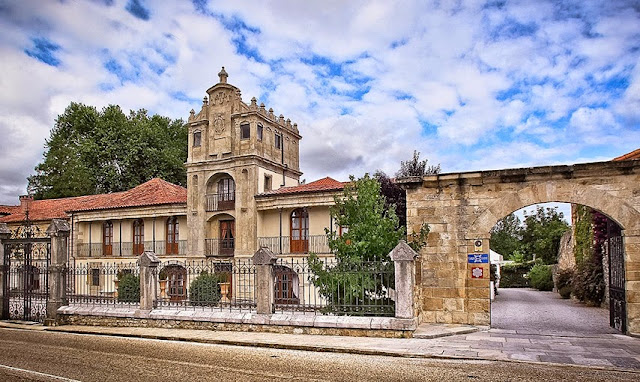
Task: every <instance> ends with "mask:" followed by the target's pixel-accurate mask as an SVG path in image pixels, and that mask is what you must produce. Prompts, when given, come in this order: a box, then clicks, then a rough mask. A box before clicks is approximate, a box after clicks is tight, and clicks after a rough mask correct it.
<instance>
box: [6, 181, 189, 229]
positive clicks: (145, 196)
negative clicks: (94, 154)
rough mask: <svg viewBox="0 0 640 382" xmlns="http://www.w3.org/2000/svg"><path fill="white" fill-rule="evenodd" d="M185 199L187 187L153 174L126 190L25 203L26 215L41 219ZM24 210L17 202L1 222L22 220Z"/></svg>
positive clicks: (33, 218)
mask: <svg viewBox="0 0 640 382" xmlns="http://www.w3.org/2000/svg"><path fill="white" fill-rule="evenodd" d="M186 203H187V189H186V188H184V187H181V186H178V185H175V184H173V183H169V182H167V181H164V180H162V179H159V178H154V179H151V180H150V181H148V182H145V183H143V184H141V185H139V186H137V187H134V188H132V189H130V190H127V191H122V192H114V193H111V194H99V195H86V196H76V197H70V198H62V199H45V200H32V201H30V202H27V203H26V204H27V205H28V209H29V219H30V220H33V221H42V220H51V219H54V218H63V219H64V218H68V217H69V214H68V213H69V212H79V211H93V210H105V209H112V208H124V207H143V206H153V205H162V204H186ZM25 211H26V209H25V207H24V206H17V207H16V210H14V211H13V212H12V214H11V215H8V216H5V217H2V218H0V222H5V223H10V222H20V221H23V220H25Z"/></svg>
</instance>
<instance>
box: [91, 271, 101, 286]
mask: <svg viewBox="0 0 640 382" xmlns="http://www.w3.org/2000/svg"><path fill="white" fill-rule="evenodd" d="M91 286H100V268H91Z"/></svg>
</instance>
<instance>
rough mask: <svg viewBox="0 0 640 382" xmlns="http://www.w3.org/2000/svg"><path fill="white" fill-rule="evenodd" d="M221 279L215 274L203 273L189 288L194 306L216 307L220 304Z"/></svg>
mask: <svg viewBox="0 0 640 382" xmlns="http://www.w3.org/2000/svg"><path fill="white" fill-rule="evenodd" d="M220 282H221V278H220V277H219V276H218V275H216V274H215V273H209V272H207V271H203V272H202V273H200V275H199V276H198V277H196V278H195V279H194V280H193V281H192V282H191V286H190V288H189V300H190V302H191V304H192V305H199V306H214V305H217V304H218V302H220V298H221V293H220V285H219V283H220Z"/></svg>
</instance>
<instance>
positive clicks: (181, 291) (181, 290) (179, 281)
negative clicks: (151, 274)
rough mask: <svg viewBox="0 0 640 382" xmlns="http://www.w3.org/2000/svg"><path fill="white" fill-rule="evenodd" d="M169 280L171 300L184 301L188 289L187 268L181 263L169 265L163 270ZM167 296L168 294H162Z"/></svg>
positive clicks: (168, 290)
mask: <svg viewBox="0 0 640 382" xmlns="http://www.w3.org/2000/svg"><path fill="white" fill-rule="evenodd" d="M160 273H161V274H164V275H165V276H164V277H166V279H167V281H168V288H167V292H166V293H167V295H168V297H169V300H170V301H182V300H184V299H185V298H186V297H187V289H186V284H185V281H186V279H187V270H186V268H184V267H183V266H181V265H176V264H172V265H167V266H166V267H164V268H163V269H162V270H161V271H160ZM162 297H167V296H162Z"/></svg>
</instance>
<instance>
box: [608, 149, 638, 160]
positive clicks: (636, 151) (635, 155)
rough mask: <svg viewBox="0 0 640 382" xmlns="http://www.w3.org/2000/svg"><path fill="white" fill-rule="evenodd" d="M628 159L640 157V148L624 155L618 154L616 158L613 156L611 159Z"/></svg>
mask: <svg viewBox="0 0 640 382" xmlns="http://www.w3.org/2000/svg"><path fill="white" fill-rule="evenodd" d="M629 159H640V149H637V150H633V151H632V152H630V153H626V154H624V155H620V156H619V157H617V158H613V160H629Z"/></svg>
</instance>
